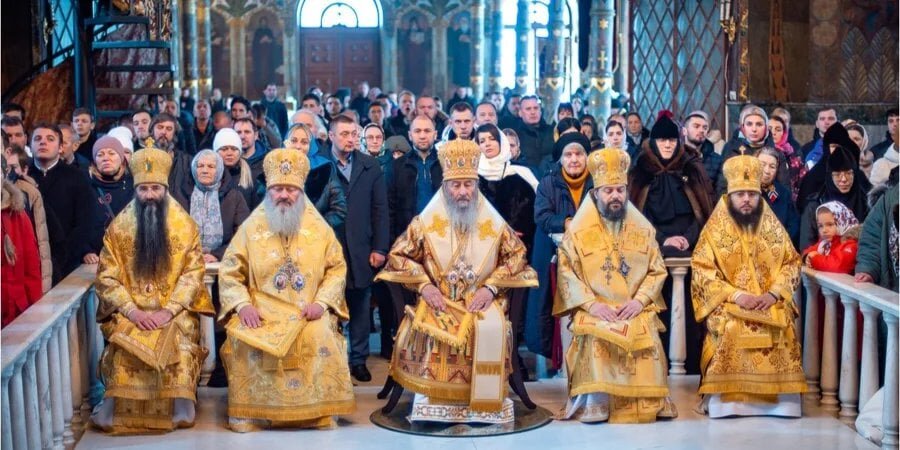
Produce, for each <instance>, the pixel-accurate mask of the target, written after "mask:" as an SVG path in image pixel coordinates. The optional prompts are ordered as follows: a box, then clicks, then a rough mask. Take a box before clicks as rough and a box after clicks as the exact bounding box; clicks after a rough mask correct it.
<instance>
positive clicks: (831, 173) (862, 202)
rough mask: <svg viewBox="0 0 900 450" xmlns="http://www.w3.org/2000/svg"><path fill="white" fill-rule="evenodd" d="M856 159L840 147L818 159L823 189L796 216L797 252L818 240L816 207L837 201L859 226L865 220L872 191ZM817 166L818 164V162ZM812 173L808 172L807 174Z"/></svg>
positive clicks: (850, 152) (832, 127) (856, 155)
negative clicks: (850, 212) (823, 178)
mask: <svg viewBox="0 0 900 450" xmlns="http://www.w3.org/2000/svg"><path fill="white" fill-rule="evenodd" d="M836 126H839V124H834V125H832V126H831V128H829V129H828V131H827V132H826V133H825V135H826V136H828V133H830V132H831V130H832V129H834V128H835V127H836ZM841 129H843V127H841ZM827 144H828V142H823V146H824V145H827ZM853 145H854V146H855V145H856V144H853ZM826 155H827V157H826ZM858 157H859V153H856V154H854V153H853V151H852V150H847V149H846V148H844V147H842V146H837V147H834V149H833V150H831V152H830V153H823V155H822V158H823V160H824V161H825V164H826V166H825V171H826V172H825V173H827V178H826V180H825V187H824V188H822V189H821V190H820V191H819V193H818V195H817V196H813V197H812V198H811V199H810V200H809V201H808V202H807V203H806V207H805V208H804V210H803V214H802V215H801V216H800V242H799V244H800V245H799V247H800V248H801V249H804V248H807V247H809V246H810V245H812V243H813V242H816V241H817V240H818V239H817V237H818V235H819V233H818V229H817V226H816V209H817V208H818V207H819V205H822V204H825V203H827V202H831V201H837V202H840V203H842V204H843V205H844V206H846V207H847V208H849V209H850V211H852V212H853V215H854V216H856V218H857V219H858V220H859V221H860V222H863V221H865V220H866V216H867V215H868V214H869V205H868V203H867V196H868V194H869V190H871V189H872V184H871V183H869V180H868V179H867V178H866V176H865V175H864V174H863V173H862V171H861V170H859V167H858V166H857V158H858ZM819 163H820V164H821V161H820V162H819ZM817 166H818V165H817ZM813 170H815V167H814V168H813ZM812 173H813V172H812V171H811V172H810V174H812Z"/></svg>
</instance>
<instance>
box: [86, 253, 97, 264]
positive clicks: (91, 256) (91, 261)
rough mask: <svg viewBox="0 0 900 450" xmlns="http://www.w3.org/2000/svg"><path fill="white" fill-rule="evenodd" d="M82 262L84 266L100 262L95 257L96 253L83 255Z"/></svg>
mask: <svg viewBox="0 0 900 450" xmlns="http://www.w3.org/2000/svg"><path fill="white" fill-rule="evenodd" d="M82 261H84V263H85V264H97V263H99V262H100V257H99V256H97V254H96V253H88V254H87V255H84V258H82Z"/></svg>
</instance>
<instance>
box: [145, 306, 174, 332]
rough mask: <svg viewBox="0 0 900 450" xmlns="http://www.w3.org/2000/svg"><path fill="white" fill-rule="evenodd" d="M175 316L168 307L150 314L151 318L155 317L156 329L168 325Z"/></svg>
mask: <svg viewBox="0 0 900 450" xmlns="http://www.w3.org/2000/svg"><path fill="white" fill-rule="evenodd" d="M173 317H174V316H173V315H172V311H169V310H168V309H160V310H158V311H155V312H153V313H152V314H150V318H151V319H153V323H154V324H156V327H155V328H154V329H156V328H162V327H164V326H166V324H168V323H169V321H171V320H172V318H173Z"/></svg>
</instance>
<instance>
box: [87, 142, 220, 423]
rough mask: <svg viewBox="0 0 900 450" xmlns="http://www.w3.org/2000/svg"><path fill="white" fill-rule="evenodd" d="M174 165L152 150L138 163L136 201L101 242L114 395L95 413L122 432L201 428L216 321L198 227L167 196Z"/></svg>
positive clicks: (108, 376)
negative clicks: (206, 332) (209, 323)
mask: <svg viewBox="0 0 900 450" xmlns="http://www.w3.org/2000/svg"><path fill="white" fill-rule="evenodd" d="M171 166H172V159H171V157H170V156H169V155H168V153H166V152H164V151H162V150H157V149H154V148H147V149H144V150H141V151H139V152H136V153H135V154H134V157H133V158H132V160H131V171H132V174H133V175H134V184H135V186H136V189H135V191H136V192H135V196H136V198H135V199H134V200H132V202H131V203H130V204H129V205H128V206H127V207H125V209H124V210H123V211H122V212H121V213H120V214H119V215H118V216H117V217H116V218H115V220H113V222H112V223H111V224H110V225H109V228H108V229H107V231H106V235H105V236H104V238H103V251H102V252H101V253H100V266H99V267H98V269H97V281H96V283H95V288H96V292H97V297H98V299H99V301H100V305H99V308H98V310H97V321H98V322H99V323H100V329H101V330H102V332H103V336H104V337H105V338H106V339H107V341H109V342H110V343H109V345H107V346H106V348H105V349H104V350H103V355H102V356H101V360H100V374H101V377H102V381H103V383H104V384H105V386H106V398H105V399H104V401H103V402H102V403H101V404H100V405H98V406H97V408H96V410H95V412H94V414H93V415H92V416H91V419H92V422H93V423H94V425H95V426H97V427H98V428H100V429H102V430H104V431H108V432H111V433H115V434H131V433H158V432H164V431H170V430H173V429H175V428H176V427H189V426H191V425H193V422H194V411H195V409H194V405H195V402H196V400H197V396H196V391H197V380H198V378H199V376H200V365H201V363H202V361H203V359H204V358H205V357H206V354H207V351H206V349H204V348H201V347H200V346H199V345H198V344H199V339H200V326H199V315H200V314H207V315H212V314H214V310H213V306H212V303H211V302H210V299H209V295H208V293H207V292H206V288H205V286H204V284H203V274H204V271H205V266H204V264H203V254H202V251H201V247H200V234H199V231H198V229H197V225H196V224H195V223H194V221H193V219H191V216H190V215H188V214H187V212H185V211H184V210H183V209H181V207H180V206H179V205H178V203H177V202H175V201H174V200H172V198H171V197H169V196H168V194H167V186H168V182H167V180H168V176H169V170H170V168H171Z"/></svg>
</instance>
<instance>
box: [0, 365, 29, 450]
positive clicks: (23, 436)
mask: <svg viewBox="0 0 900 450" xmlns="http://www.w3.org/2000/svg"><path fill="white" fill-rule="evenodd" d="M24 362H25V361H24V360H21V361H19V362H18V363H16V366H15V367H14V368H13V370H12V377H11V378H10V379H9V403H4V404H7V405H9V409H11V410H15V411H17V412H18V413H17V414H13V415H12V417H10V422H11V423H12V426H11V427H10V428H5V427H4V430H9V431H4V432H3V433H2V434H3V436H4V439H3V441H4V445H3V448H28V418H27V417H26V415H25V414H22V412H24V410H25V389H24V386H23V384H22V379H23V376H24V371H23V370H22V369H23V367H22V366H23V364H24ZM7 434H12V439H11V440H12V446H11V447H8V446H7V444H6V441H7V439H6V435H7Z"/></svg>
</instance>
